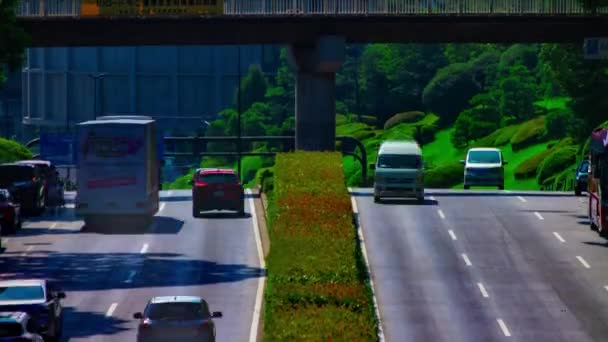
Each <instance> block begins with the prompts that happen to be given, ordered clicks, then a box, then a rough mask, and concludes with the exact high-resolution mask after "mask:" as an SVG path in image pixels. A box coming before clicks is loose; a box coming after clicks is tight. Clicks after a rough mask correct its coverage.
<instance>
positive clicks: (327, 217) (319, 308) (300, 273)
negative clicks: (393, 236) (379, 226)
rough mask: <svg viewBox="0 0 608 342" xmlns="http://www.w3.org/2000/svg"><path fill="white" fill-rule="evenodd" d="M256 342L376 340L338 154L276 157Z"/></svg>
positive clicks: (368, 289) (370, 300)
mask: <svg viewBox="0 0 608 342" xmlns="http://www.w3.org/2000/svg"><path fill="white" fill-rule="evenodd" d="M273 183H274V188H273V191H272V193H270V194H269V197H268V198H269V207H268V219H269V220H268V222H269V230H270V232H269V233H270V240H271V241H270V245H271V246H272V248H270V253H269V255H268V259H267V274H268V277H267V280H266V281H267V284H268V285H267V287H266V292H265V296H264V298H265V304H264V307H265V310H264V318H265V319H264V340H269V341H275V340H276V341H294V340H308V341H323V340H335V339H340V340H351V341H362V340H364V341H371V340H378V339H380V337H379V336H380V329H378V326H377V321H378V317H375V311H374V304H373V297H372V290H371V285H370V279H369V278H368V272H367V269H366V264H365V258H364V255H363V252H362V248H361V247H362V246H361V245H360V241H359V239H358V235H357V230H356V227H355V225H354V224H353V209H355V210H356V205H355V208H353V207H352V199H351V196H350V195H349V193H348V190H347V188H346V186H345V179H344V172H343V168H342V156H341V154H340V153H314V152H296V153H287V154H278V155H277V157H276V163H275V173H274V181H273Z"/></svg>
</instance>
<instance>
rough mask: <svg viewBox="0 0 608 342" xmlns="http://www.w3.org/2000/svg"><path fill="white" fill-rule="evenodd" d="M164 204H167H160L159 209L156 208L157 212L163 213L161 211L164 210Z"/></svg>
mask: <svg viewBox="0 0 608 342" xmlns="http://www.w3.org/2000/svg"><path fill="white" fill-rule="evenodd" d="M165 204H167V203H165V202H163V203H161V204H160V207H158V212H161V211H163V209H165Z"/></svg>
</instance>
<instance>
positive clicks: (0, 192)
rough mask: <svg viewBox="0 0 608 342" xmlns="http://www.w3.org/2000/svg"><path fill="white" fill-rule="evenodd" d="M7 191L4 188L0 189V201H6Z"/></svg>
mask: <svg viewBox="0 0 608 342" xmlns="http://www.w3.org/2000/svg"><path fill="white" fill-rule="evenodd" d="M8 195H9V193H8V191H6V190H4V189H0V202H6V201H8V197H9V196H8Z"/></svg>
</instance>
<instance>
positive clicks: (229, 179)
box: [198, 173, 239, 184]
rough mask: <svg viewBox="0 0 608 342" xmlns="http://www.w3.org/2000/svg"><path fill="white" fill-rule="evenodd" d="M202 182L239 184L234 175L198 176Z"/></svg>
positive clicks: (213, 174) (212, 174) (207, 174)
mask: <svg viewBox="0 0 608 342" xmlns="http://www.w3.org/2000/svg"><path fill="white" fill-rule="evenodd" d="M198 180H199V181H200V182H205V183H211V184H217V183H238V181H239V179H238V177H237V176H236V175H235V174H234V173H203V174H200V175H199V176H198Z"/></svg>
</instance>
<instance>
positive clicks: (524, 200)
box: [517, 196, 528, 203]
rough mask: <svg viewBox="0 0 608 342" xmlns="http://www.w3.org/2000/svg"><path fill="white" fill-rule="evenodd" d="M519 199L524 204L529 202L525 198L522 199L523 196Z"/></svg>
mask: <svg viewBox="0 0 608 342" xmlns="http://www.w3.org/2000/svg"><path fill="white" fill-rule="evenodd" d="M517 198H519V200H520V201H522V202H524V203H526V202H528V201H526V199H525V198H523V197H521V196H517Z"/></svg>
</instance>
